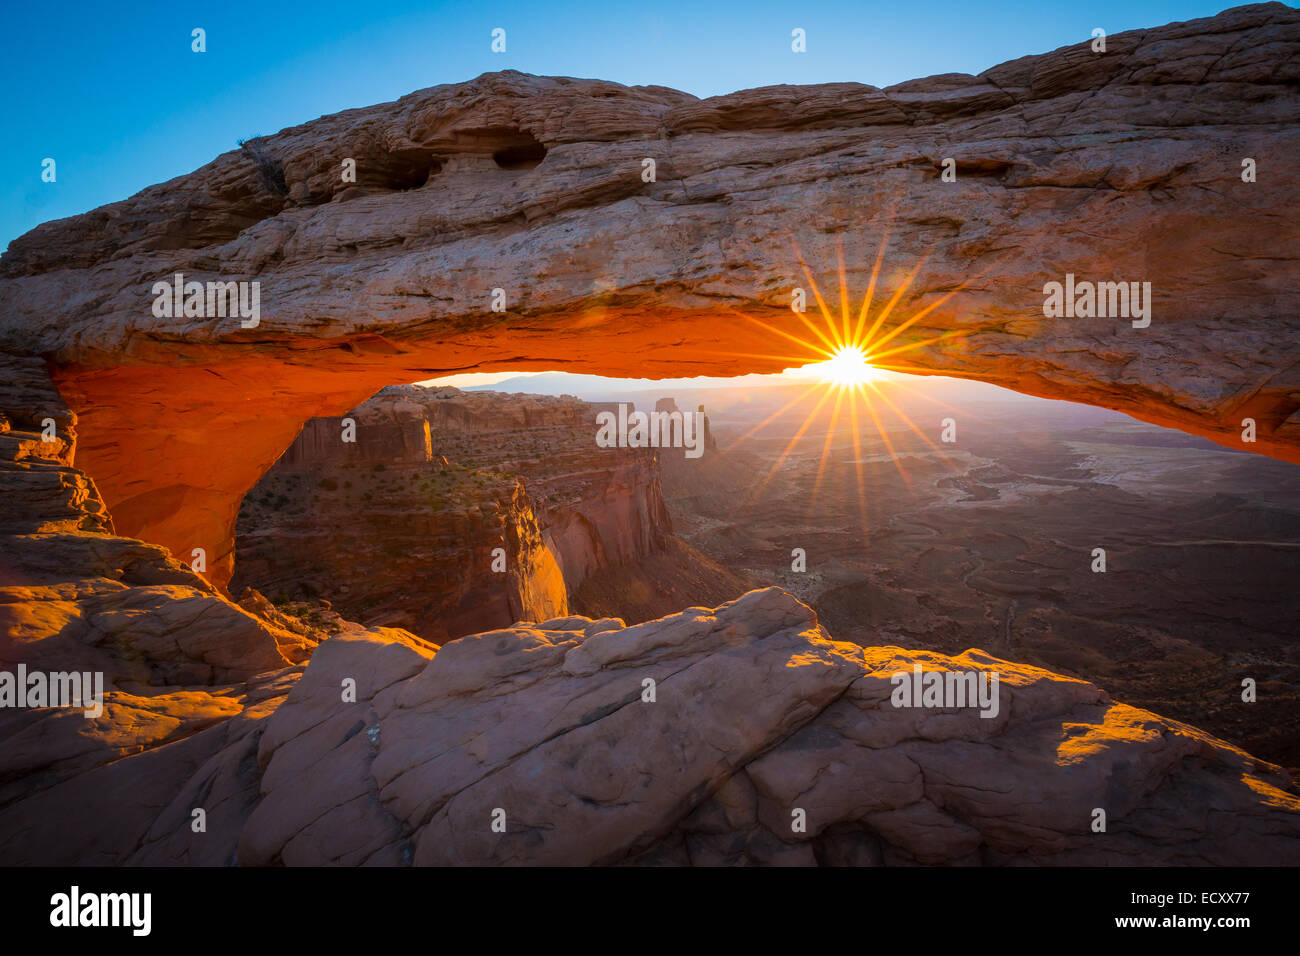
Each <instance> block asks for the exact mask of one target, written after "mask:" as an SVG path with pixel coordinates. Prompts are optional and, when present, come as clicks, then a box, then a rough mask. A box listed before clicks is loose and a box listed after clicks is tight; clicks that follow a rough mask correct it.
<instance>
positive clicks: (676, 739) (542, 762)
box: [0, 588, 1300, 865]
mask: <svg viewBox="0 0 1300 956" xmlns="http://www.w3.org/2000/svg"><path fill="white" fill-rule="evenodd" d="M917 665H920V666H921V667H922V668H923V669H924V670H925V671H926V672H942V673H947V672H957V673H961V672H970V671H976V672H988V673H997V674H998V675H999V697H998V708H997V713H996V716H994V717H992V718H986V717H982V716H980V711H979V710H978V709H975V708H971V707H965V708H960V707H949V708H946V709H945V708H908V707H896V706H894V704H893V703H892V702H891V692H892V691H893V689H894V686H895V684H894V682H893V681H892V680H891V677H892V675H893V674H895V673H897V672H900V671H901V672H904V673H907V674H909V675H910V674H911V673H912V672H913V668H914V667H915V666H917ZM647 680H652V681H653V682H654V683H653V685H649V684H647V683H646V681H647ZM349 682H353V683H354V686H355V689H356V696H355V700H351V699H346V695H345V694H344V693H342V692H341V689H342V688H345V687H347V686H348V683H349ZM281 693H282V692H281ZM651 698H653V699H651ZM277 703H278V708H277V709H275V710H274V712H273V713H270V714H269V716H268V715H267V714H266V710H267V707H266V706H262V707H260V708H259V706H256V705H255V706H252V707H249V709H247V710H245V711H243V712H242V713H240V714H238V715H237V716H233V717H231V718H230V719H229V720H226V721H224V722H222V723H220V724H217V725H216V726H214V727H212V728H211V729H209V730H206V731H204V732H203V733H201V734H198V735H195V736H194V737H193V738H190V739H189V742H186V743H184V744H183V745H181V746H177V747H175V748H171V749H172V755H171V756H169V757H166V759H165V762H164V755H162V754H160V753H159V752H157V751H150V752H146V753H144V754H141V755H139V756H135V757H128V758H126V759H121V760H118V761H117V762H116V763H114V764H113V765H112V766H111V767H110V768H106V769H103V770H97V771H93V772H92V773H89V774H85V775H83V776H81V777H77V778H74V779H73V780H72V781H70V782H69V783H67V784H65V785H64V789H63V790H62V791H60V790H58V789H57V788H56V790H55V791H53V796H47V798H46V801H45V802H44V803H42V804H40V807H41V808H44V807H51V808H53V809H55V810H57V809H59V808H61V807H64V806H65V804H64V802H63V801H65V800H69V799H72V797H71V794H72V793H74V792H75V791H73V789H72V788H73V787H75V786H82V787H85V786H90V785H92V784H93V785H95V786H97V787H105V786H111V785H119V781H123V782H124V781H126V780H133V779H143V780H147V781H149V783H150V787H154V786H156V787H157V789H158V790H159V791H160V793H159V796H158V798H157V799H158V803H157V804H156V805H152V806H145V807H140V806H139V805H138V798H133V799H136V800H137V803H136V804H133V806H134V807H135V809H134V810H133V818H132V819H133V822H132V824H131V826H130V827H127V828H125V832H127V833H129V834H131V835H132V838H133V839H132V840H130V841H120V842H122V845H121V846H119V847H117V848H116V849H112V848H109V847H106V846H102V844H103V843H104V842H105V841H106V840H109V839H111V838H110V837H107V836H103V835H96V836H95V839H94V841H92V843H93V845H94V847H95V850H94V853H95V854H96V855H95V859H96V860H99V861H104V862H106V861H110V860H112V861H115V862H121V861H129V862H134V863H174V862H196V863H218V862H220V863H229V862H232V861H233V860H237V861H238V862H239V863H241V864H248V865H266V864H277V863H284V864H289V865H327V864H338V865H362V864H370V865H408V864H414V865H448V864H450V865H499V864H558V865H576V864H584V865H585V864H626V863H638V864H681V865H737V864H756V865H815V864H820V865H850V864H852V865H916V864H922V865H940V864H942V865H954V864H956V865H979V864H984V865H999V864H1024V863H1037V864H1049V865H1052V864H1089V865H1112V864H1169V865H1191V864H1216V865H1227V864H1243V865H1258V864H1295V863H1300V798H1298V797H1297V795H1296V792H1295V790H1294V788H1293V787H1292V785H1291V782H1290V779H1289V778H1288V777H1287V775H1286V773H1285V772H1284V771H1282V770H1281V769H1280V768H1278V767H1275V766H1273V765H1271V764H1267V763H1264V762H1262V761H1259V760H1256V759H1254V758H1252V757H1251V756H1249V755H1248V754H1245V753H1243V752H1242V751H1240V750H1237V749H1236V748H1234V747H1232V746H1230V745H1228V744H1226V743H1224V742H1223V741H1221V740H1218V739H1216V738H1213V737H1211V736H1209V735H1207V734H1205V733H1203V732H1201V731H1198V730H1196V729H1194V728H1192V727H1189V726H1187V725H1184V724H1180V723H1177V722H1175V721H1170V720H1166V719H1163V718H1161V717H1158V716H1156V715H1155V714H1151V713H1149V712H1146V711H1142V710H1137V709H1135V708H1132V707H1128V706H1125V705H1123V704H1119V703H1115V702H1114V701H1112V700H1110V698H1109V697H1108V696H1107V695H1106V694H1105V693H1104V692H1103V691H1101V690H1100V689H1098V688H1097V687H1095V686H1093V685H1092V684H1088V683H1085V682H1083V681H1078V680H1073V679H1070V678H1065V677H1061V676H1059V675H1055V674H1052V673H1050V672H1047V671H1043V670H1039V669H1037V668H1033V667H1027V666H1024V665H1019V664H1015V663H1011V662H1008V661H1003V660H999V659H997V658H994V657H992V656H990V655H988V654H985V653H983V652H981V651H977V650H972V651H968V652H966V653H964V654H962V655H959V656H956V657H952V656H945V655H940V654H934V653H929V652H923V651H906V650H903V649H901V648H896V647H877V648H866V649H864V648H860V647H858V646H856V645H852V644H844V643H839V642H836V641H834V640H832V639H831V638H829V637H828V636H827V635H826V633H825V631H824V630H823V629H822V628H821V627H820V626H819V625H818V623H817V620H816V617H815V615H814V614H813V612H812V611H811V610H810V609H809V608H807V607H806V606H805V605H803V604H800V603H799V602H798V601H796V600H795V599H794V598H793V597H791V596H790V595H789V594H787V593H785V592H783V591H781V590H779V589H776V588H769V589H767V590H762V591H752V592H750V593H748V594H746V595H745V596H743V597H742V598H740V599H738V600H736V601H733V602H731V603H729V604H726V605H723V606H722V607H719V608H717V609H713V610H709V609H705V608H692V609H689V610H687V611H684V612H682V613H680V614H677V615H673V616H671V617H668V618H664V619H662V620H658V621H652V622H647V623H645V624H642V625H637V626H634V627H623V626H622V624H621V622H619V621H616V620H608V619H606V620H599V621H593V620H590V619H587V618H563V619H557V620H553V621H547V622H542V623H539V624H520V625H517V626H516V627H513V628H508V629H505V630H500V631H490V632H487V633H484V634H477V635H473V636H470V637H466V638H463V639H461V640H458V641H454V642H452V643H450V644H447V645H445V646H444V647H442V648H441V649H435V648H433V647H432V646H430V645H427V644H424V643H422V642H420V641H418V640H416V639H414V638H412V637H411V636H410V635H408V634H405V633H404V632H402V631H397V630H389V629H373V630H371V631H369V632H363V631H360V630H349V631H345V632H344V633H341V634H339V635H338V636H336V637H333V638H330V639H329V640H327V641H325V642H324V643H322V644H321V645H320V648H319V649H318V650H317V651H316V653H315V655H314V657H313V658H312V660H311V663H310V664H309V665H308V666H307V668H306V671H305V673H303V675H302V677H301V679H299V680H298V681H297V682H296V683H294V684H293V685H292V689H290V690H289V691H288V695H287V697H286V698H284V699H283V702H279V701H278V700H277ZM160 768H165V773H164V772H160ZM139 775H145V776H143V777H141V776H139ZM163 791H165V794H166V796H165V797H164V796H163V793H162V792H163ZM149 792H150V793H152V792H153V790H152V789H150V790H149ZM65 793H66V794H67V795H65ZM82 796H83V798H84V792H83V794H82ZM199 805H202V806H208V807H213V806H215V807H217V808H218V809H219V813H217V814H212V813H210V814H209V817H208V820H209V828H208V831H207V832H206V833H204V834H194V833H192V832H191V831H190V827H189V812H188V808H189V807H191V806H199ZM70 807H71V804H68V805H67V808H70ZM23 809H24V810H25V811H26V812H27V813H28V814H29V815H31V814H33V813H35V812H37V810H38V809H39V808H33V807H31V806H30V805H24V806H23ZM1097 809H1101V810H1104V811H1105V814H1106V831H1105V832H1104V833H1102V832H1094V830H1093V823H1094V821H1095V820H1096V819H1097V817H1096V812H1095V811H1096V810H1097ZM41 812H43V811H41ZM12 813H14V811H13V810H6V811H0V824H5V823H8V822H10V821H11V820H12V819H13V817H12ZM796 820H797V821H799V825H798V826H796V825H795V821H796ZM494 822H495V824H496V826H495V827H494ZM50 831H51V828H48V827H47V828H46V829H45V830H44V831H43V832H44V835H45V836H46V837H50V836H51V832H50ZM6 832H8V831H6ZM78 833H80V831H78ZM141 834H144V836H141ZM128 844H129V845H128ZM5 851H6V852H5V857H6V859H7V860H9V861H12V862H30V861H32V860H33V859H41V858H42V856H41V853H42V850H41V849H40V848H38V847H37V846H36V845H35V844H34V843H33V842H32V841H31V840H21V839H20V840H17V841H14V840H11V841H10V844H9V845H8V846H7V847H6V848H5ZM44 852H45V853H46V854H48V853H49V850H48V848H46V849H45V850H44Z"/></svg>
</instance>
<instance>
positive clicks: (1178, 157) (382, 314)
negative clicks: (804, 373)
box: [0, 4, 1300, 584]
mask: <svg viewBox="0 0 1300 956" xmlns="http://www.w3.org/2000/svg"><path fill="white" fill-rule="evenodd" d="M1298 53H1300V12H1297V11H1296V10H1294V9H1291V8H1288V7H1286V6H1283V5H1281V4H1263V5H1258V6H1249V7H1242V8H1238V9H1235V10H1229V11H1227V12H1225V13H1223V14H1220V15H1219V16H1216V17H1213V18H1208V19H1203V20H1195V21H1191V22H1189V23H1175V24H1170V25H1168V26H1163V27H1157V28H1153V29H1149V30H1137V31H1131V32H1127V33H1120V34H1115V35H1112V36H1109V37H1107V46H1106V52H1105V53H1094V52H1093V51H1092V49H1091V45H1090V38H1088V37H1081V38H1080V42H1079V43H1077V44H1074V45H1072V46H1069V47H1064V48H1062V49H1060V50H1056V51H1054V52H1051V53H1047V54H1043V55H1041V56H1027V57H1023V58H1020V59H1017V60H1013V61H1011V62H1008V63H1003V64H1001V65H999V66H995V67H993V68H991V69H989V70H987V71H985V72H984V73H982V74H980V75H979V76H966V75H958V74H947V75H942V76H936V77H930V78H928V79H921V80H913V81H910V82H907V83H902V84H899V85H897V86H894V87H890V88H888V89H884V90H880V89H875V88H873V87H869V86H863V85H859V84H853V83H837V84H828V85H824V86H812V87H797V86H779V87H769V88H764V89H756V90H746V91H742V92H738V93H733V94H729V95H727V96H721V97H715V98H711V99H707V100H699V99H696V98H695V97H692V96H690V95H688V94H685V93H680V92H677V91H673V90H669V89H665V88H662V87H636V88H629V87H623V86H619V85H617V84H613V83H606V82H600V81H595V80H574V79H568V78H547V77H532V76H525V75H521V74H518V73H500V74H489V75H485V76H482V77H480V78H478V79H476V80H473V81H470V82H467V83H462V84H455V85H449V86H441V87H436V88H434V89H430V90H423V91H420V92H417V93H413V94H411V95H409V96H405V97H403V98H402V99H400V100H397V101H395V102H393V103H386V104H381V105H378V106H374V107H371V108H368V109H363V110H349V111H347V112H345V113H341V114H338V115H335V116H327V117H322V118H320V119H317V120H313V121H312V122H309V123H305V124H303V125H301V126H297V127H294V128H292V129H287V130H284V131H282V132H280V133H277V134H275V135H274V136H268V137H263V138H259V139H257V140H254V141H253V142H251V143H250V144H248V145H247V147H246V148H244V149H241V150H239V151H235V152H231V153H227V154H224V155H222V156H220V157H217V158H216V159H215V160H213V162H211V163H210V164H208V165H207V166H205V167H203V168H202V169H200V170H197V171H195V172H194V173H192V174H190V175H188V176H182V177H178V178H176V179H174V180H172V181H170V182H168V183H166V184H162V185H159V186H154V187H151V188H149V189H146V190H144V191H143V192H141V193H139V194H138V195H136V196H133V197H131V198H130V199H127V200H124V201H123V202H120V203H115V204H113V205H111V206H107V207H104V208H102V209H99V210H95V211H93V212H90V213H87V214H85V215H82V216H77V217H73V218H70V219H67V220H62V221H60V222H52V223H47V224H45V225H42V226H40V227H38V228H37V229H35V230H33V231H32V232H31V233H29V234H28V235H27V236H25V237H22V238H19V239H17V240H15V241H14V242H13V243H12V244H11V245H10V247H9V250H8V251H7V252H6V254H5V255H4V257H3V258H0V347H3V348H6V349H9V350H11V351H15V352H19V353H22V354H28V355H42V356H48V357H49V358H50V360H51V361H52V362H53V364H54V368H55V374H56V378H57V382H58V385H59V388H60V390H61V391H62V393H63V395H64V397H65V399H66V400H67V401H68V402H69V404H70V406H71V408H72V410H73V411H75V412H76V413H77V414H78V415H79V416H80V418H81V421H82V424H83V431H84V432H85V438H84V440H83V447H82V459H81V460H82V464H83V466H84V467H86V468H87V469H88V470H89V471H90V472H91V473H92V474H93V475H94V476H95V479H96V482H97V483H98V485H99V487H100V490H101V492H102V493H103V495H104V499H105V501H106V502H107V504H108V505H109V507H110V509H111V510H112V511H113V514H114V518H115V520H116V521H117V523H118V526H119V529H120V530H122V531H123V533H127V534H135V535H140V536H143V537H147V538H149V539H150V540H153V541H157V542H159V543H161V544H163V545H166V546H168V547H170V548H171V549H173V550H174V551H175V552H176V553H178V554H185V553H188V552H189V550H190V549H191V548H194V547H196V546H202V547H205V548H206V549H207V551H208V552H209V554H210V555H212V556H213V559H212V562H211V564H210V569H211V570H210V572H209V575H210V577H211V579H212V580H214V581H215V582H217V583H218V584H221V583H224V582H225V581H226V580H227V579H228V576H229V574H230V571H231V567H232V565H231V561H232V556H233V538H234V525H235V519H236V514H237V511H238V507H239V502H240V500H241V498H242V496H243V495H244V493H245V492H246V491H247V490H248V489H249V488H251V487H252V486H253V484H254V483H255V482H256V481H257V479H258V478H260V477H261V475H262V474H263V473H264V472H265V471H266V469H267V468H269V467H270V465H271V464H272V463H273V462H274V461H275V460H276V459H277V458H278V457H279V456H280V454H282V453H283V451H284V449H285V448H287V447H288V446H289V445H290V444H291V443H292V441H293V439H294V437H295V436H296V435H297V434H298V432H299V431H300V429H301V426H302V424H303V423H304V422H306V421H307V420H308V419H309V418H312V417H314V416H323V415H324V416H327V415H338V414H342V413H343V412H344V411H345V410H347V409H349V408H352V407H354V406H356V405H357V404H358V403H360V402H362V401H364V400H365V399H366V398H368V397H369V396H371V395H373V394H374V393H375V392H376V391H377V390H378V389H379V388H381V387H383V386H384V385H388V384H391V383H393V382H410V381H420V380H423V379H427V378H431V377H435V376H436V375H437V374H438V373H439V372H440V371H443V372H448V371H453V370H454V371H464V370H471V369H479V370H492V369H507V368H509V369H528V368H552V369H554V368H562V369H566V370H570V371H575V372H594V373H598V374H604V375H625V376H674V375H681V374H714V375H734V374H740V373H744V372H751V371H776V370H779V369H781V368H784V367H786V366H788V365H791V364H798V361H799V356H798V355H797V354H795V353H798V352H799V349H798V348H797V347H795V346H794V345H793V343H791V342H789V340H787V339H786V338H784V335H783V334H784V333H788V334H790V335H793V336H795V337H796V338H799V339H807V338H810V337H811V336H810V333H809V330H808V329H807V327H806V326H805V325H804V319H805V318H806V317H805V316H801V315H795V314H794V313H792V312H791V310H790V304H791V297H792V295H793V290H794V289H795V288H796V287H798V288H802V289H804V291H805V293H808V294H809V296H808V301H809V302H810V303H814V301H815V296H813V295H811V292H812V288H811V284H812V282H813V281H815V282H816V283H817V288H818V289H819V290H820V291H822V292H824V293H826V296H825V298H826V299H827V303H828V308H829V309H830V310H831V311H832V312H833V313H835V312H837V311H838V306H839V303H838V301H837V298H838V297H837V295H836V294H835V292H834V290H835V289H836V287H837V285H838V283H837V281H836V276H835V273H836V272H837V271H838V266H837V262H838V260H839V255H838V250H839V249H842V251H843V262H844V285H845V288H846V289H847V290H848V293H849V297H850V299H851V300H852V301H851V302H850V303H847V304H846V305H847V307H848V308H850V309H853V308H856V307H857V305H858V304H859V303H860V302H861V300H862V298H863V296H864V295H865V293H866V291H867V289H868V288H874V289H875V293H876V296H875V302H876V306H875V308H876V310H877V311H876V312H873V317H879V315H880V313H879V310H880V309H881V306H882V304H883V303H885V302H886V301H890V300H894V303H895V304H894V307H893V310H892V313H891V315H890V317H889V318H888V320H887V321H886V323H885V326H884V327H883V328H882V330H881V332H882V333H883V334H886V335H890V336H892V338H891V339H890V341H889V346H888V348H887V349H886V351H891V352H892V354H891V355H889V356H887V357H885V358H883V359H881V361H883V362H884V363H885V364H894V365H901V366H904V367H906V368H910V369H913V370H916V371H921V372H941V373H944V374H950V375H958V376H964V377H969V378H978V379H984V380H987V381H990V382H994V383H996V384H999V385H1004V386H1007V387H1010V388H1015V389H1019V390H1021V391H1024V392H1029V393H1032V394H1037V395H1042V396H1046V397H1051V398H1061V399H1068V400H1071V401H1077V402H1085V403H1089V404H1095V405H1102V406H1105V407H1109V408H1114V409H1118V410H1120V411H1124V412H1127V413H1129V414H1132V415H1134V416H1136V417H1138V418H1142V419H1144V420H1147V421H1151V422H1155V423H1157V424H1162V425H1169V426H1172V427H1176V428H1182V429H1185V430H1187V431H1192V432H1195V433H1197V434H1201V435H1205V436H1208V437H1210V438H1213V439H1214V440H1216V441H1219V442H1223V443H1225V444H1231V445H1236V446H1238V447H1241V448H1243V449H1244V450H1247V451H1253V452H1259V453H1264V454H1269V455H1274V456H1277V457H1280V458H1285V459H1287V460H1291V461H1300V411H1298V410H1297V409H1298V408H1300V397H1297V396H1300V371H1297V367H1296V366H1295V363H1294V356H1295V354H1296V353H1297V350H1300V332H1298V331H1297V328H1296V326H1295V323H1294V322H1293V321H1291V316H1293V315H1294V314H1295V313H1296V311H1297V300H1296V297H1297V292H1296V290H1297V289H1300V275H1298V274H1297V270H1298V268H1300V267H1298V266H1297V263H1298V262H1300V245H1298V243H1300V239H1297V236H1296V232H1295V230H1294V229H1293V228H1292V226H1291V221H1290V214H1289V213H1288V212H1287V210H1290V209H1294V208H1296V207H1297V206H1300V171H1298V170H1297V169H1296V166H1295V163H1294V162H1292V157H1294V156H1295V155H1296V154H1297V152H1300V92H1297V91H1298V90H1300V87H1298V86H1297V83H1296V81H1297V79H1298V78H1300V72H1298V71H1300V66H1298V65H1297V64H1300V55H1298ZM521 147H526V150H525V151H526V152H530V154H531V155H533V156H534V157H536V158H538V159H539V160H540V161H539V162H537V163H525V164H518V163H511V162H507V161H505V159H503V157H505V156H507V155H509V153H510V151H518V150H519V149H520V148H521ZM344 158H352V159H355V160H356V165H357V170H358V182H356V183H345V182H343V181H342V177H341V176H340V174H339V170H340V165H341V163H342V161H343V159H344ZM646 158H650V159H654V160H655V161H656V163H657V166H656V169H657V174H656V177H655V181H654V182H649V183H647V182H645V181H644V180H643V179H642V178H641V173H642V170H643V160H644V159H646ZM945 159H952V160H953V164H952V168H954V169H955V171H956V174H957V175H956V180H955V181H953V182H945V181H944V179H943V178H942V176H941V174H942V172H943V169H944V166H945V163H944V160H945ZM1246 159H1252V160H1254V161H1255V163H1256V164H1257V172H1258V175H1257V177H1256V181H1254V182H1247V181H1244V180H1243V177H1242V173H1243V165H1242V164H1243V160H1246ZM886 235H887V236H888V239H887V241H886V240H883V238H882V237H885V236H886ZM575 237H580V238H581V241H580V242H575ZM792 240H793V242H792ZM882 242H884V245H885V248H884V255H883V258H882V259H880V262H881V268H880V271H879V276H878V278H879V282H878V284H876V285H875V286H873V285H872V281H871V279H872V273H873V266H874V265H875V263H876V261H877V253H878V252H880V247H881V245H882ZM801 263H806V264H807V271H805V269H804V267H803V265H802V264H801ZM918 267H920V268H919V271H916V275H915V279H914V280H913V281H912V282H911V284H910V285H906V284H905V281H904V280H905V277H906V276H908V275H909V274H911V273H912V272H913V271H915V270H917V269H918ZM177 273H180V274H182V275H184V276H185V277H186V279H187V280H189V281H199V282H206V281H218V280H221V281H247V282H251V281H258V282H260V284H261V285H260V288H261V312H260V321H259V324H258V325H257V326H256V327H255V328H244V327H242V324H241V322H240V321H239V320H238V319H231V318H228V317H227V318H220V317H215V315H214V316H213V317H205V316H184V315H182V316H181V317H179V318H178V317H166V316H162V317H158V316H154V315H153V312H152V309H151V303H152V302H153V300H154V294H153V293H152V288H153V283H154V282H157V281H171V280H172V277H173V276H174V275H175V274H177ZM1066 275H1073V276H1074V277H1076V278H1078V279H1080V280H1086V281H1092V282H1102V281H1106V282H1111V281H1114V282H1139V283H1142V282H1149V283H1150V284H1151V292H1152V302H1153V308H1152V319H1151V323H1150V325H1149V326H1148V327H1145V328H1133V327H1132V324H1131V322H1130V321H1129V320H1128V319H1127V318H1116V317H1113V316H1111V317H1105V318H1102V317H1099V316H1096V315H1093V316H1084V315H1079V316H1073V317H1065V316H1049V315H1047V314H1045V308H1044V287H1045V285H1046V284H1047V283H1049V282H1058V283H1059V282H1062V281H1063V280H1064V279H1065V277H1066ZM493 289H501V290H502V291H503V293H504V294H505V296H506V299H505V306H506V311H505V312H504V313H502V312H493V311H492V310H491V305H492V296H493V293H492V290H493ZM950 294H951V295H950ZM895 297H896V299H895ZM814 318H815V313H814ZM753 319H756V320H758V321H759V322H761V323H762V324H761V325H760V324H755V322H754V321H751V320H753ZM817 321H820V320H817ZM772 330H775V331H772ZM814 341H815V340H814ZM903 347H909V348H912V350H911V351H906V352H893V351H892V350H894V349H896V348H903ZM806 357H807V359H808V360H814V359H816V358H819V357H820V356H818V355H816V354H815V353H814V352H813V350H812V349H811V348H810V349H809V350H808V355H807V356H806ZM160 395H165V396H167V400H166V401H159V400H158V396H160ZM271 411H274V414H269V413H270V412H271ZM1245 418H1252V419H1254V420H1255V422H1256V425H1257V440H1256V441H1255V442H1254V443H1250V444H1244V443H1243V442H1242V439H1241V436H1242V428H1243V425H1242V421H1243V419H1245ZM231 447H238V448H239V449H240V453H239V454H238V455H231V454H229V453H228V451H227V449H229V448H231ZM177 448H184V449H185V453H184V454H181V455H178V454H176V453H175V449H177Z"/></svg>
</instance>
